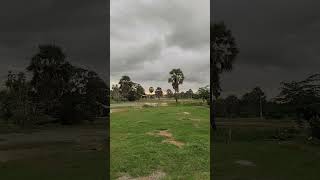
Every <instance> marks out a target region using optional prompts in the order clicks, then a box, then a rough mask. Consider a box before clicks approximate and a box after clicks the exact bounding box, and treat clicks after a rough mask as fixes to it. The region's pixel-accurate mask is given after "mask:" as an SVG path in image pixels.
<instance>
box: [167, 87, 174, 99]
mask: <svg viewBox="0 0 320 180" xmlns="http://www.w3.org/2000/svg"><path fill="white" fill-rule="evenodd" d="M172 96H173V92H172V91H171V89H167V97H168V98H171V97H172Z"/></svg>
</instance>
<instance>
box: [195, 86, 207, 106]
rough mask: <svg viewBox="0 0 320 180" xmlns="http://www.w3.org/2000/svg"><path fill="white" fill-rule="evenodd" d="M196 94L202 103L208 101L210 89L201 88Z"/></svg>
mask: <svg viewBox="0 0 320 180" xmlns="http://www.w3.org/2000/svg"><path fill="white" fill-rule="evenodd" d="M197 94H198V95H199V97H200V98H201V99H202V101H208V102H209V100H210V89H209V86H205V87H201V88H199V90H198V92H197Z"/></svg>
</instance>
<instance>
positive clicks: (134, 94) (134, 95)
mask: <svg viewBox="0 0 320 180" xmlns="http://www.w3.org/2000/svg"><path fill="white" fill-rule="evenodd" d="M144 94H145V92H144V89H143V87H142V86H141V85H140V84H137V83H133V85H132V88H131V90H130V92H129V97H128V100H129V101H136V100H139V99H140V98H141V97H142V95H144Z"/></svg>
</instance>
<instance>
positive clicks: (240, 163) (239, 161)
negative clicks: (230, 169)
mask: <svg viewBox="0 0 320 180" xmlns="http://www.w3.org/2000/svg"><path fill="white" fill-rule="evenodd" d="M235 163H236V164H239V165H241V166H256V164H254V163H253V162H251V161H248V160H238V161H236V162H235Z"/></svg>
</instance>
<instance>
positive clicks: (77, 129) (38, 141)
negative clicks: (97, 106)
mask: <svg viewBox="0 0 320 180" xmlns="http://www.w3.org/2000/svg"><path fill="white" fill-rule="evenodd" d="M105 123H106V120H103V119H101V120H100V121H99V122H96V123H95V124H90V125H88V124H87V125H78V126H74V127H63V126H57V127H45V128H39V129H33V130H30V129H29V130H18V129H12V130H14V131H13V132H10V131H6V132H5V131H3V132H2V133H1V134H0V179H1V180H2V179H3V180H21V179H25V180H35V179H45V180H70V179H76V180H91V179H97V180H105V179H107V170H106V169H107V168H106V167H107V153H108V149H106V146H105V139H106V134H107V133H106V132H105Z"/></svg>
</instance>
